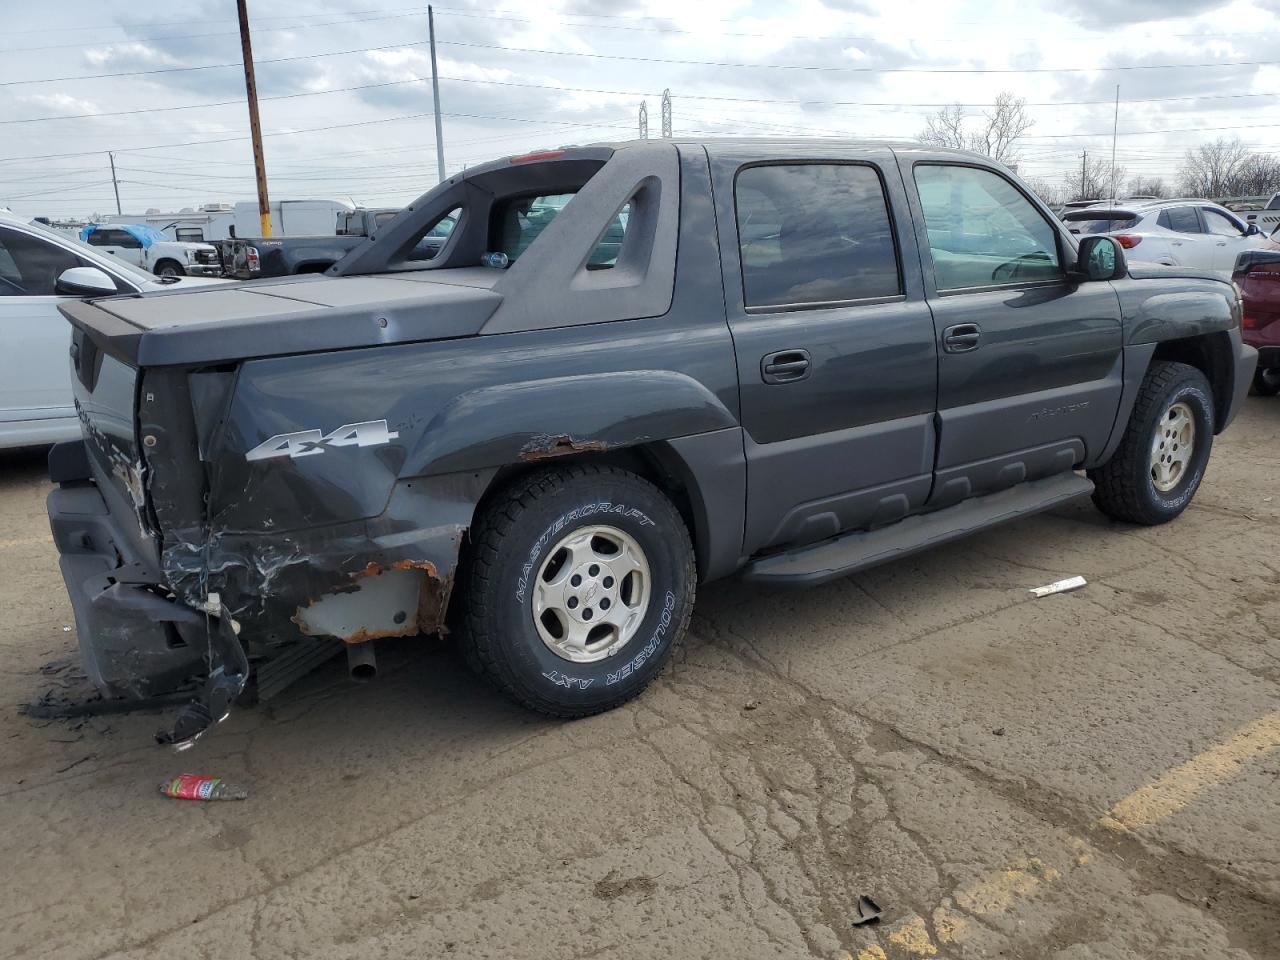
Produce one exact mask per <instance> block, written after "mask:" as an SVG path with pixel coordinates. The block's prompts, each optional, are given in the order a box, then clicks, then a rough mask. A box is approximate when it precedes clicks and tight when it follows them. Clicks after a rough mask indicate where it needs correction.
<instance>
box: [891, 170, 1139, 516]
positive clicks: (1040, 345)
mask: <svg viewBox="0 0 1280 960" xmlns="http://www.w3.org/2000/svg"><path fill="white" fill-rule="evenodd" d="M902 166H903V175H904V177H905V178H906V179H907V181H908V183H911V184H913V185H914V186H915V187H916V193H915V195H914V200H915V202H916V203H917V204H918V207H917V209H918V210H919V217H918V219H921V220H922V221H923V224H924V226H925V228H926V230H927V236H928V249H926V250H923V251H922V253H923V259H924V262H925V286H926V289H927V290H928V291H929V297H930V299H929V302H930V305H931V306H932V308H933V317H934V324H935V326H936V327H937V330H938V458H937V475H936V477H935V482H934V487H933V493H932V495H931V498H930V506H932V507H943V506H948V505H950V504H952V503H956V502H958V501H960V500H963V499H965V498H966V497H969V496H973V495H976V494H983V493H990V492H993V491H996V490H1000V489H1004V488H1006V487H1011V486H1013V485H1014V484H1017V483H1020V482H1022V481H1024V480H1035V479H1039V478H1041V477H1046V476H1049V475H1052V474H1055V473H1060V472H1063V471H1068V470H1071V469H1072V468H1074V467H1078V466H1080V465H1081V464H1082V463H1084V462H1085V460H1086V459H1087V458H1088V457H1089V456H1090V455H1091V454H1096V453H1097V452H1098V451H1099V450H1101V449H1102V448H1103V446H1104V445H1105V444H1106V442H1107V438H1108V436H1109V435H1110V432H1111V427H1112V423H1113V421H1114V419H1115V411H1116V407H1117V405H1118V403H1119V399H1120V389H1121V381H1122V372H1123V367H1122V356H1121V322H1120V304H1119V300H1118V298H1117V296H1116V292H1115V290H1114V289H1113V288H1112V286H1111V284H1110V283H1101V282H1094V283H1081V282H1078V281H1076V280H1073V279H1071V278H1069V277H1068V276H1067V275H1066V272H1065V270H1064V269H1063V260H1064V258H1063V251H1064V250H1065V249H1068V246H1067V245H1068V244H1070V243H1071V241H1070V238H1069V235H1068V234H1067V233H1066V231H1065V230H1064V229H1061V228H1060V226H1059V225H1057V223H1056V221H1055V220H1054V219H1053V218H1052V217H1051V214H1049V213H1048V211H1047V210H1045V209H1044V208H1043V207H1042V205H1038V204H1036V203H1034V202H1033V201H1032V200H1031V199H1030V198H1029V197H1028V196H1027V195H1026V194H1025V193H1024V192H1023V191H1022V189H1021V188H1020V187H1018V186H1017V185H1015V183H1014V182H1013V181H1012V180H1011V179H1008V178H1006V177H1005V176H1004V175H1003V174H1001V173H998V172H997V171H995V170H993V169H991V168H988V167H983V166H978V165H967V164H964V163H955V162H946V161H944V160H942V159H938V160H929V159H917V158H916V157H912V156H910V155H909V154H908V155H904V157H903V160H902Z"/></svg>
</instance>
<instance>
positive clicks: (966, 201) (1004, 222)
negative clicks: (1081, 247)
mask: <svg viewBox="0 0 1280 960" xmlns="http://www.w3.org/2000/svg"><path fill="white" fill-rule="evenodd" d="M915 182H916V189H917V191H918V193H919V196H920V206H921V209H922V211H923V213H924V220H925V228H926V231H927V234H928V241H929V251H930V254H931V255H932V258H933V273H934V280H935V282H936V284H937V288H938V290H939V291H940V292H945V291H958V290H965V289H972V288H981V287H991V286H1003V285H1007V284H1021V283H1035V282H1047V281H1055V280H1060V279H1062V277H1063V276H1064V273H1063V270H1062V263H1061V258H1060V254H1059V250H1058V231H1057V230H1056V229H1055V228H1054V227H1053V225H1052V224H1050V223H1049V221H1048V220H1046V219H1045V217H1044V216H1043V215H1042V214H1041V213H1040V211H1039V210H1038V209H1037V208H1036V207H1035V205H1034V204H1032V202H1031V201H1030V200H1028V199H1027V197H1026V196H1025V195H1024V194H1023V193H1022V192H1021V191H1020V190H1019V189H1018V188H1017V187H1015V186H1014V185H1013V184H1012V183H1011V182H1010V181H1008V180H1006V179H1005V178H1004V177H1002V176H1000V175H999V174H997V173H996V172H995V171H992V170H987V169H983V168H981V167H966V166H961V165H957V164H933V163H921V164H917V165H916V167H915Z"/></svg>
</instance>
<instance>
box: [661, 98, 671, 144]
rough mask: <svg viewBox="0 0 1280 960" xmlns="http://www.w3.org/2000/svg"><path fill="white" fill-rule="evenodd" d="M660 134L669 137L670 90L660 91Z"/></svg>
mask: <svg viewBox="0 0 1280 960" xmlns="http://www.w3.org/2000/svg"><path fill="white" fill-rule="evenodd" d="M662 136H663V137H664V138H665V139H667V140H670V139H671V91H670V90H669V89H668V90H663V91H662Z"/></svg>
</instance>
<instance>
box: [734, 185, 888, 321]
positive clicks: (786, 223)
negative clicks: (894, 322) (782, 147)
mask: <svg viewBox="0 0 1280 960" xmlns="http://www.w3.org/2000/svg"><path fill="white" fill-rule="evenodd" d="M734 204H735V209H736V214H737V221H738V251H739V256H740V257H741V263H742V287H743V290H742V292H743V302H744V304H745V306H746V307H747V309H751V308H775V309H776V308H801V307H805V306H823V305H829V304H837V303H849V302H856V301H864V300H882V299H884V298H888V297H895V296H899V295H901V293H902V275H901V270H900V268H899V263H898V253H897V245H896V242H895V238H894V233H893V227H892V225H891V222H890V219H889V206H888V202H887V200H886V198H885V191H884V185H883V183H881V180H880V175H879V173H878V172H877V170H876V169H875V168H874V167H871V166H868V165H866V164H858V163H794V164H788V163H779V164H766V165H760V166H751V167H746V168H745V169H743V170H741V171H740V172H739V173H738V176H737V179H736V181H735V185H734Z"/></svg>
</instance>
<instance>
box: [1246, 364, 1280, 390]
mask: <svg viewBox="0 0 1280 960" xmlns="http://www.w3.org/2000/svg"><path fill="white" fill-rule="evenodd" d="M1252 392H1253V394H1254V396H1258V397H1274V396H1275V395H1276V394H1277V393H1280V368H1273V369H1270V370H1263V369H1262V368H1261V367H1259V368H1258V369H1257V370H1255V371H1254V373H1253V390H1252Z"/></svg>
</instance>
